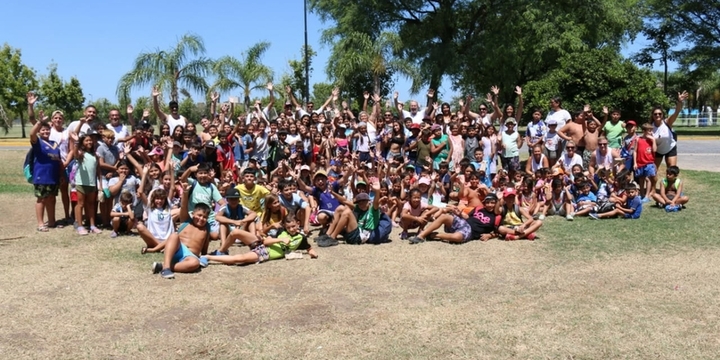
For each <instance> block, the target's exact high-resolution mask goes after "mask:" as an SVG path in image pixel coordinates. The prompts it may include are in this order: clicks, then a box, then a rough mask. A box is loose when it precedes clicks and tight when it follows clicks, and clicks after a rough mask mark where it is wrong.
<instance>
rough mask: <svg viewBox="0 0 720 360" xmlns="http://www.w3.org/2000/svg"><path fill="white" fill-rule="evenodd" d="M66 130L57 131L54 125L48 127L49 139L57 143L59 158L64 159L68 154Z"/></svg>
mask: <svg viewBox="0 0 720 360" xmlns="http://www.w3.org/2000/svg"><path fill="white" fill-rule="evenodd" d="M69 135H70V134H69V133H68V132H67V130H63V131H57V130H55V128H54V127H51V128H50V140H51V141H54V142H55V143H56V144H58V147H59V148H60V158H61V159H62V160H63V161H65V160H66V159H67V155H68V136H69Z"/></svg>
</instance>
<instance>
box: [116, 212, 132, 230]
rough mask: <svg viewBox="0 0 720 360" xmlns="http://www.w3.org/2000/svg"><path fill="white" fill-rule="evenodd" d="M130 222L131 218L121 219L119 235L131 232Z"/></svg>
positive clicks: (122, 217)
mask: <svg viewBox="0 0 720 360" xmlns="http://www.w3.org/2000/svg"><path fill="white" fill-rule="evenodd" d="M128 220H130V218H129V217H127V216H121V217H120V226H118V232H119V233H124V232H128V231H130V229H129V228H128Z"/></svg>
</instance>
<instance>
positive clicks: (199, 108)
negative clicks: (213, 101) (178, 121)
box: [178, 97, 209, 124]
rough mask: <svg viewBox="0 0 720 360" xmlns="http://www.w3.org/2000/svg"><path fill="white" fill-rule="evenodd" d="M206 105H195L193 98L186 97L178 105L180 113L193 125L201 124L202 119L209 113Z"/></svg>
mask: <svg viewBox="0 0 720 360" xmlns="http://www.w3.org/2000/svg"><path fill="white" fill-rule="evenodd" d="M208 110H209V109H207V107H206V104H205V103H195V102H194V101H193V99H192V98H189V97H186V98H184V99H183V100H182V101H180V103H179V104H178V112H179V113H180V114H183V116H185V117H186V118H187V119H188V120H190V121H191V122H193V123H196V124H197V123H198V122H200V119H202V117H203V116H204V115H209V114H206V111H208Z"/></svg>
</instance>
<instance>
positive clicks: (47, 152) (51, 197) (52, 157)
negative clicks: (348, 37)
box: [28, 93, 62, 232]
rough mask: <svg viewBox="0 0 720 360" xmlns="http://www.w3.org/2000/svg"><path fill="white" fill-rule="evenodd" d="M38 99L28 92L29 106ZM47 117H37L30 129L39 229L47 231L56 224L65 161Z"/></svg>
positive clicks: (36, 214)
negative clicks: (44, 219) (53, 136)
mask: <svg viewBox="0 0 720 360" xmlns="http://www.w3.org/2000/svg"><path fill="white" fill-rule="evenodd" d="M35 100H36V98H35V95H34V94H32V93H28V108H29V109H31V108H32V106H33V105H34V104H35ZM33 115H34V114H33ZM33 118H34V116H33ZM31 119H32V118H31ZM43 120H44V119H42V118H41V119H40V121H37V122H36V123H35V125H33V127H32V130H30V145H32V153H33V157H34V160H33V174H32V183H33V186H34V187H35V197H36V199H37V200H36V201H35V216H36V218H37V223H38V225H37V231H40V232H47V231H48V227H55V197H56V196H57V193H58V186H59V184H60V170H61V169H62V161H61V159H60V148H59V147H58V144H57V143H56V142H54V141H52V140H50V124H49V123H46V122H44V121H43ZM45 212H47V215H48V222H47V225H45V222H44V221H43V216H44V214H45Z"/></svg>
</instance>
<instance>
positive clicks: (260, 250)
mask: <svg viewBox="0 0 720 360" xmlns="http://www.w3.org/2000/svg"><path fill="white" fill-rule="evenodd" d="M250 251H252V252H254V253H255V254H257V256H258V262H257V263H258V264H259V263H261V262H263V261H267V260H268V259H269V258H270V254H268V251H267V248H266V247H265V245H258V246H257V247H256V248H254V249H252V250H250Z"/></svg>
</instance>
